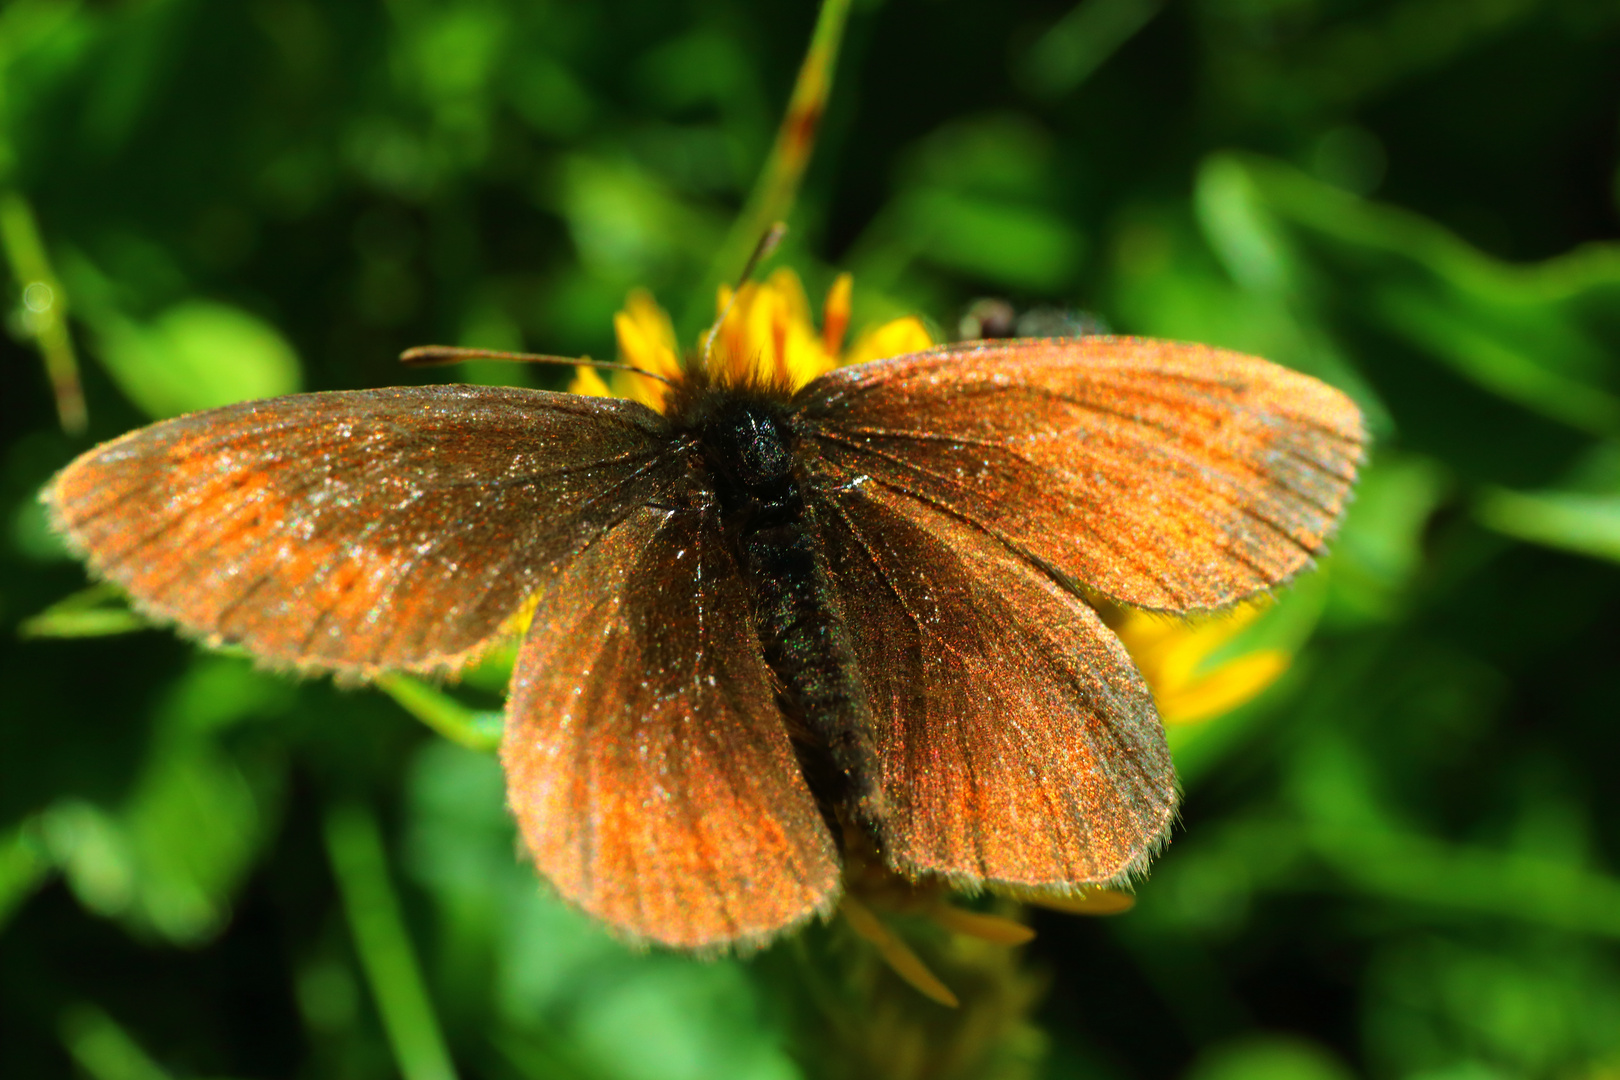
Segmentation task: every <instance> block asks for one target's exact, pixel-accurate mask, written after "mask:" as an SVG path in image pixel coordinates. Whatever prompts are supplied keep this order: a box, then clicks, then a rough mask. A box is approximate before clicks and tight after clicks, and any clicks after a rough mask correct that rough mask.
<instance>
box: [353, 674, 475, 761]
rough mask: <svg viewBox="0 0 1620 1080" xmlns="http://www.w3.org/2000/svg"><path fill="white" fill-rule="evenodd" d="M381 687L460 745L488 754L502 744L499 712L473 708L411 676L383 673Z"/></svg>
mask: <svg viewBox="0 0 1620 1080" xmlns="http://www.w3.org/2000/svg"><path fill="white" fill-rule="evenodd" d="M377 688H378V689H379V690H381V691H382V692H383V693H385V694H387V695H388V696H389V697H391V698H393V699H394V700H395V701H396V702H398V703H399V704H400V706H401V707H402V708H403V709H404V710H405V711H406V712H408V713H410V714H411V715H412V716H414V717H416V718H417V719H418V720H420V721H422V723H424V724H426V725H427V726H428V727H430V728H432V729H433V730H434V731H436V732H438V733H439V734H440V735H443V736H444V737H445V738H447V739H449V740H450V741H451V742H453V743H455V744H456V745H458V746H465V747H466V748H467V749H469V750H481V751H483V752H485V753H488V752H490V751H493V750H496V749H498V748H499V747H500V745H501V714H500V713H498V712H487V711H480V710H477V709H469V708H467V707H466V706H465V705H463V704H462V703H461V702H459V701H457V700H456V699H455V698H453V697H451V696H450V695H449V694H446V693H445V692H444V691H442V690H439V689H436V688H435V687H432V686H429V685H428V684H427V683H425V682H423V681H422V680H420V679H413V678H411V677H410V676H409V675H399V674H389V675H383V676H381V677H379V678H378V679H377Z"/></svg>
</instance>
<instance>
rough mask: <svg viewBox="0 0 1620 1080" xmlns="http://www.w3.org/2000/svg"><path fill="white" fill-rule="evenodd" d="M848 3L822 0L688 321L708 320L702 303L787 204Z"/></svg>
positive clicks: (806, 153)
mask: <svg viewBox="0 0 1620 1080" xmlns="http://www.w3.org/2000/svg"><path fill="white" fill-rule="evenodd" d="M849 5H850V0H822V5H821V13H820V14H819V15H818V16H817V17H816V28H815V32H814V33H813V34H812V35H811V37H810V49H809V51H808V52H806V53H805V57H804V63H803V64H802V65H800V67H799V77H798V79H797V80H795V82H794V84H793V96H792V97H791V98H789V99H788V107H787V114H786V115H785V116H783V117H782V123H781V126H780V127H778V128H777V129H776V142H775V143H774V144H773V145H772V147H771V153H770V156H769V157H767V158H766V159H765V167H764V169H762V170H761V171H760V174H759V179H758V180H757V181H756V182H755V183H754V190H753V191H752V192H750V193H749V196H748V201H747V203H745V204H744V205H743V210H742V213H740V214H738V215H737V220H736V222H735V223H733V225H732V226H731V231H730V232H729V233H728V234H727V235H726V239H725V242H724V243H722V244H721V245H720V251H719V253H718V254H717V255H716V256H715V259H714V262H713V263H712V264H711V265H710V267H709V273H708V275H707V276H706V277H705V278H704V281H703V283H702V285H701V286H700V287H699V288H698V292H697V294H696V296H694V297H693V298H692V300H691V308H690V309H689V314H690V315H692V316H693V317H692V318H691V320H690V321H691V323H692V324H694V325H699V324H704V323H707V322H709V321H710V315H709V314H708V308H709V306H710V305H712V304H713V303H714V292H715V289H716V288H717V287H718V286H719V285H720V283H721V282H729V281H731V280H732V279H733V278H735V277H736V275H737V274H738V273H740V272H741V271H742V268H743V266H744V265H745V264H746V263H747V261H748V257H749V255H750V254H752V253H753V251H754V248H755V246H756V245H757V244H758V243H759V240H760V237H762V236H764V235H765V230H766V229H769V228H770V227H771V226H772V225H773V224H775V223H776V222H778V221H781V220H783V219H784V218H786V217H787V216H788V212H789V211H790V210H791V209H792V208H793V200H794V199H795V198H796V197H797V196H798V194H799V183H800V181H802V180H803V179H804V171H805V169H806V168H807V167H808V166H809V164H810V154H811V151H813V150H814V149H815V145H816V134H817V132H818V131H819V130H820V128H821V118H822V115H823V113H825V112H826V109H827V97H828V94H829V93H831V91H832V83H833V74H834V69H835V68H836V66H837V63H838V46H839V44H840V43H841V42H842V41H843V38H844V26H845V24H846V23H847V22H848V17H849Z"/></svg>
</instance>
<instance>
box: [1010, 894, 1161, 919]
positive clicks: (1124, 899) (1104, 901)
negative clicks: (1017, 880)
mask: <svg viewBox="0 0 1620 1080" xmlns="http://www.w3.org/2000/svg"><path fill="white" fill-rule="evenodd" d="M1024 899H1026V900H1028V901H1029V902H1030V903H1031V904H1037V905H1039V906H1041V907H1044V908H1051V909H1052V910H1053V911H1061V912H1063V913H1065V914H1067V915H1120V914H1123V913H1124V912H1127V911H1129V910H1131V908H1133V907H1135V906H1136V897H1134V896H1132V895H1131V894H1130V893H1126V892H1119V891H1117V890H1115V889H1096V890H1092V891H1088V892H1086V893H1084V894H1082V895H1080V896H1058V895H1051V896H1028V897H1025V898H1024Z"/></svg>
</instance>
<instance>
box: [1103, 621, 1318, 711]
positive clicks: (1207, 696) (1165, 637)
mask: <svg viewBox="0 0 1620 1080" xmlns="http://www.w3.org/2000/svg"><path fill="white" fill-rule="evenodd" d="M1264 610H1265V606H1264V605H1263V604H1244V605H1241V606H1239V607H1238V608H1237V609H1236V610H1234V611H1232V612H1231V613H1230V614H1228V615H1225V616H1222V617H1220V618H1214V619H1207V620H1198V621H1188V620H1186V619H1175V618H1170V617H1166V616H1163V615H1149V614H1147V613H1145V612H1140V611H1127V612H1120V613H1115V614H1114V616H1113V618H1111V619H1110V623H1111V625H1112V626H1113V628H1114V632H1115V633H1116V634H1118V635H1119V638H1120V640H1121V641H1123V642H1124V643H1125V648H1126V649H1127V650H1129V651H1130V654H1131V659H1133V660H1135V661H1136V667H1137V670H1139V671H1141V673H1142V677H1143V678H1144V679H1146V680H1147V684H1148V687H1149V688H1150V689H1151V690H1152V691H1153V699H1154V701H1156V702H1157V703H1158V706H1159V716H1160V718H1161V719H1163V720H1164V722H1165V724H1166V725H1169V726H1172V727H1174V726H1176V725H1178V724H1196V723H1199V722H1201V721H1204V720H1210V719H1213V718H1214V717H1217V716H1220V715H1222V714H1223V713H1229V712H1231V711H1232V710H1233V709H1235V708H1237V707H1238V706H1239V705H1242V704H1244V703H1246V702H1248V701H1250V700H1251V699H1253V698H1255V697H1256V696H1258V695H1259V694H1260V692H1261V691H1263V690H1264V689H1265V688H1266V687H1268V686H1270V685H1271V684H1272V683H1274V682H1276V681H1277V677H1278V676H1280V675H1281V674H1282V673H1283V672H1284V671H1286V670H1288V664H1289V660H1290V658H1289V655H1288V654H1287V653H1285V652H1282V651H1281V650H1278V649H1257V650H1255V651H1253V652H1248V653H1244V654H1242V655H1240V656H1235V657H1232V658H1231V659H1228V660H1225V661H1223V662H1221V663H1218V664H1215V665H1213V666H1210V665H1208V664H1207V663H1206V661H1208V659H1209V658H1210V657H1211V656H1212V655H1214V654H1215V653H1216V652H1218V651H1219V650H1220V649H1222V648H1224V647H1225V646H1226V645H1227V644H1228V643H1229V642H1231V641H1232V640H1233V639H1234V638H1236V637H1237V635H1238V634H1239V633H1241V632H1242V631H1243V629H1244V628H1245V627H1247V626H1248V625H1249V624H1250V623H1252V622H1254V620H1255V619H1256V618H1258V617H1259V615H1260V613H1261V612H1262V611H1264Z"/></svg>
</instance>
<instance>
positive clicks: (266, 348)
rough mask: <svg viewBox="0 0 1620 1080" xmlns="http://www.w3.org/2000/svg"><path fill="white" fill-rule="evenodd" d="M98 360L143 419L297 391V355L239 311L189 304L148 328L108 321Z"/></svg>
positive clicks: (267, 327) (204, 302)
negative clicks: (138, 408)
mask: <svg viewBox="0 0 1620 1080" xmlns="http://www.w3.org/2000/svg"><path fill="white" fill-rule="evenodd" d="M100 323H101V325H100V331H101V332H100V334H99V345H100V355H101V359H102V361H103V363H104V364H105V365H106V367H107V370H108V372H109V373H110V374H111V375H112V377H113V380H114V381H115V382H117V383H118V387H119V389H121V390H122V391H123V392H124V394H125V395H126V396H127V397H128V398H129V399H130V400H131V401H133V402H134V403H135V404H136V405H138V406H139V407H140V408H141V410H142V411H144V412H145V413H146V414H147V415H148V416H152V417H155V418H162V417H169V416H179V415H180V414H182V413H188V412H196V411H197V410H199V409H211V408H215V407H217V406H220V405H229V404H231V403H233V402H237V401H251V400H254V399H257V398H268V397H276V396H278V395H281V394H290V393H293V392H294V391H296V390H297V389H298V387H299V383H300V381H301V375H300V371H299V363H298V355H297V353H295V352H294V351H293V349H292V346H290V345H288V344H287V342H286V339H284V338H283V337H282V336H281V335H280V334H279V333H277V332H276V330H275V329H274V328H273V327H271V326H270V325H269V324H268V323H266V322H264V321H263V320H262V319H259V318H257V317H256V316H253V315H250V314H248V313H247V312H245V311H243V310H241V309H240V308H235V307H231V306H229V305H227V304H219V303H214V302H212V301H207V300H188V301H184V302H182V303H180V304H176V305H175V306H174V307H171V308H169V309H168V310H167V311H165V312H164V313H163V314H162V315H160V316H158V317H157V318H156V319H154V320H153V321H151V322H150V323H145V324H142V323H137V322H134V321H132V320H129V319H126V318H122V317H118V316H113V315H110V314H109V315H106V316H104V317H103V318H102V319H101V320H100Z"/></svg>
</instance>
